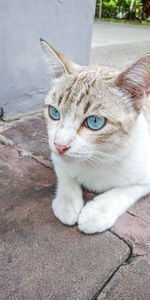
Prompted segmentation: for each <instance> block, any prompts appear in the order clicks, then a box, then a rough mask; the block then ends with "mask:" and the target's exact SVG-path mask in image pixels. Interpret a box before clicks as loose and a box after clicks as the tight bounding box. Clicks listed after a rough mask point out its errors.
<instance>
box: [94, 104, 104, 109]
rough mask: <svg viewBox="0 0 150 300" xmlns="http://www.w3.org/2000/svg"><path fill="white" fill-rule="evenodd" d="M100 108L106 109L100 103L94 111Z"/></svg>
mask: <svg viewBox="0 0 150 300" xmlns="http://www.w3.org/2000/svg"><path fill="white" fill-rule="evenodd" d="M99 108H101V109H104V106H103V105H102V104H100V103H98V104H97V105H95V106H94V108H93V110H97V109H99Z"/></svg>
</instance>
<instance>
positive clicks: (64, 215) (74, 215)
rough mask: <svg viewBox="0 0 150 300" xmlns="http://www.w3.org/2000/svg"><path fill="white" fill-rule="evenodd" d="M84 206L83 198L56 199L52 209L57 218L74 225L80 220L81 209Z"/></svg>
mask: <svg viewBox="0 0 150 300" xmlns="http://www.w3.org/2000/svg"><path fill="white" fill-rule="evenodd" d="M82 207H83V200H82V199H78V200H74V201H72V200H66V199H65V200H63V199H57V198H56V199H54V200H53V203H52V209H53V212H54V215H55V216H56V218H58V219H59V220H60V221H61V222H62V223H64V224H66V225H70V226H71V225H74V224H75V223H77V221H78V217H79V214H80V211H81V209H82Z"/></svg>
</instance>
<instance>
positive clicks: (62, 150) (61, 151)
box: [54, 143, 70, 154]
mask: <svg viewBox="0 0 150 300" xmlns="http://www.w3.org/2000/svg"><path fill="white" fill-rule="evenodd" d="M54 145H55V147H56V149H57V151H58V152H59V154H64V153H65V152H66V151H67V150H68V149H69V148H70V147H68V146H66V145H59V144H56V143H54Z"/></svg>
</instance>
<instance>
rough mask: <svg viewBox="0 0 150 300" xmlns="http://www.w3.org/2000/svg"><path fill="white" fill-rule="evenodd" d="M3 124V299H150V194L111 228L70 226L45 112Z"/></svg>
mask: <svg viewBox="0 0 150 300" xmlns="http://www.w3.org/2000/svg"><path fill="white" fill-rule="evenodd" d="M2 128H3V131H2V132H1V135H2V136H3V144H1V145H0V205H1V227H0V228H1V229H0V234H1V246H0V247H1V248H0V251H1V276H2V278H1V291H2V292H1V296H0V299H17V300H18V299H19V300H21V299H27V300H30V299H31V300H32V299H36V300H37V299H42V300H45V299H58V300H63V299H64V300H66V299H68V300H69V299H72V300H77V299H81V300H84V299H89V300H90V299H111V300H113V299H114V300H117V299H118V300H120V299H140V300H141V299H143V300H149V297H150V286H149V280H150V256H149V251H150V197H147V198H146V199H143V200H140V201H139V202H138V204H136V205H135V206H134V207H133V208H131V209H130V210H129V211H128V212H127V213H125V214H124V215H123V216H121V217H120V219H119V220H118V221H117V223H116V224H115V225H114V227H113V228H112V230H111V231H107V232H105V233H103V234H95V235H91V236H90V235H89V236H88V235H85V234H83V233H81V232H79V231H78V228H77V226H74V227H67V226H65V225H63V224H61V223H60V222H59V221H58V220H57V219H56V218H55V217H54V215H53V213H52V209H51V201H52V198H53V197H54V193H55V188H56V178H55V174H54V171H53V166H52V164H51V162H50V161H49V149H48V145H47V144H46V143H45V142H44V141H43V140H42V137H43V136H45V134H46V130H45V123H44V120H43V117H42V116H40V115H37V116H34V117H30V118H24V119H22V120H20V121H17V122H12V123H5V126H4V127H3V125H2V126H1V130H2ZM2 136H1V139H2ZM92 196H93V195H92V193H88V192H86V191H84V198H85V199H87V200H90V199H92ZM131 296H132V297H131ZM97 297H98V298H97Z"/></svg>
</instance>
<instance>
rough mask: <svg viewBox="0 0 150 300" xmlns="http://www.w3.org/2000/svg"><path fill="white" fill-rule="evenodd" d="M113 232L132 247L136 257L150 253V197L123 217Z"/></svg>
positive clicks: (139, 202) (113, 228)
mask: <svg viewBox="0 0 150 300" xmlns="http://www.w3.org/2000/svg"><path fill="white" fill-rule="evenodd" d="M112 232H113V233H115V234H117V235H118V236H119V237H121V238H122V239H124V240H125V241H126V242H127V243H128V244H130V246H131V247H132V251H133V254H134V255H137V254H138V255H143V254H147V253H149V252H150V196H147V197H145V198H143V199H141V200H139V201H138V202H137V204H136V205H134V206H133V207H131V208H130V209H129V210H128V212H127V213H125V214H124V215H122V216H121V217H120V218H119V219H118V221H117V222H116V223H115V225H114V226H113V227H112Z"/></svg>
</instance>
